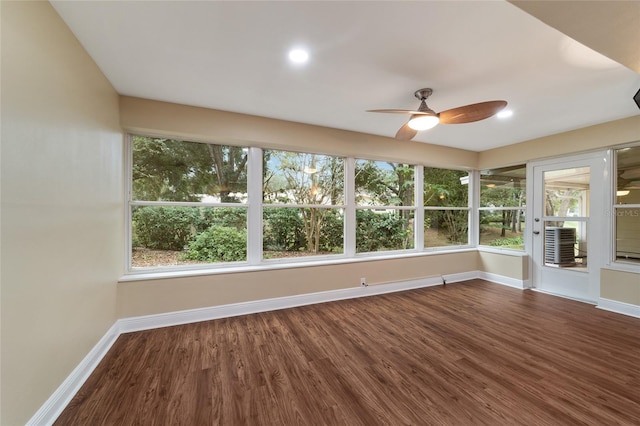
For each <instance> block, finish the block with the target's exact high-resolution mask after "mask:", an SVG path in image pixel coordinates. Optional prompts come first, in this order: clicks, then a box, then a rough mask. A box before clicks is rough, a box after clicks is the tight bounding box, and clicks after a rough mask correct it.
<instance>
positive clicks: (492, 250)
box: [478, 246, 527, 257]
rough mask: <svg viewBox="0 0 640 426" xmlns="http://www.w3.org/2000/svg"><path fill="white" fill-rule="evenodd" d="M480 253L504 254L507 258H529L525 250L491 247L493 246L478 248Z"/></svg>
mask: <svg viewBox="0 0 640 426" xmlns="http://www.w3.org/2000/svg"><path fill="white" fill-rule="evenodd" d="M478 251H481V252H485V253H496V254H504V255H507V256H516V257H525V256H527V252H526V251H524V250H516V249H508V248H499V247H491V246H478Z"/></svg>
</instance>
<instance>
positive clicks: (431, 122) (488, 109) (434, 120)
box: [367, 88, 507, 141]
mask: <svg viewBox="0 0 640 426" xmlns="http://www.w3.org/2000/svg"><path fill="white" fill-rule="evenodd" d="M432 93H433V90H432V89H428V88H427V89H420V90H417V91H416V92H415V93H414V96H415V97H416V98H418V99H419V100H420V106H419V107H418V109H417V110H416V111H412V110H407V109H370V110H367V112H386V113H392V114H411V118H410V119H409V121H408V122H407V123H405V125H404V126H402V127H400V130H398V133H396V139H400V140H403V141H408V140H411V139H413V138H414V137H415V135H416V134H417V133H418V131H419V130H427V129H431V128H432V127H434V126H436V125H437V124H438V123H442V124H462V123H472V122H474V121H480V120H484V119H485V118H489V117H491V116H493V115H495V114H497V113H498V112H500V110H502V109H503V108H504V107H505V106H507V102H506V101H488V102H480V103H477V104H471V105H465V106H461V107H457V108H452V109H448V110H446V111H442V112H440V113H436V112H435V111H434V110H432V109H431V108H429V107H428V106H427V103H426V102H425V100H426V99H427V98H428V97H429V96H431V94H432Z"/></svg>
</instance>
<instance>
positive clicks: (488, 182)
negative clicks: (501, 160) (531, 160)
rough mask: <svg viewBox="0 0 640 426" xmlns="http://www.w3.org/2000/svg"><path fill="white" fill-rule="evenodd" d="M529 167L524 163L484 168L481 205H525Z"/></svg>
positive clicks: (481, 184) (481, 173)
mask: <svg viewBox="0 0 640 426" xmlns="http://www.w3.org/2000/svg"><path fill="white" fill-rule="evenodd" d="M526 176H527V168H526V166H524V165H517V166H511V167H503V168H500V169H490V170H482V171H481V172H480V207H524V206H525V205H526V202H527V200H526V188H527V179H526Z"/></svg>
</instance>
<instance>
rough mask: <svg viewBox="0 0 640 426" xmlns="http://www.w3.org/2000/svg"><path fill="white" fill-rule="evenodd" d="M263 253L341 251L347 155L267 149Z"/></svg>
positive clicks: (289, 254) (276, 255)
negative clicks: (342, 156) (345, 156)
mask: <svg viewBox="0 0 640 426" xmlns="http://www.w3.org/2000/svg"><path fill="white" fill-rule="evenodd" d="M263 156H264V162H263V163H264V168H263V173H264V176H263V256H264V258H267V259H269V258H271V259H273V258H281V257H294V256H314V255H329V254H337V253H343V251H344V248H343V245H344V243H343V241H344V238H343V236H344V159H343V158H340V157H333V156H328V155H320V154H311V153H299V152H288V151H275V150H265V151H264V152H263Z"/></svg>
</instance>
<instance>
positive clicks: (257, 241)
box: [247, 147, 262, 265]
mask: <svg viewBox="0 0 640 426" xmlns="http://www.w3.org/2000/svg"><path fill="white" fill-rule="evenodd" d="M248 155H249V161H248V170H247V192H248V194H249V197H248V198H249V200H248V203H247V204H248V212H247V262H248V263H249V264H250V265H257V264H259V263H260V262H261V261H262V149H260V148H255V147H252V148H249V154H248Z"/></svg>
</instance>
